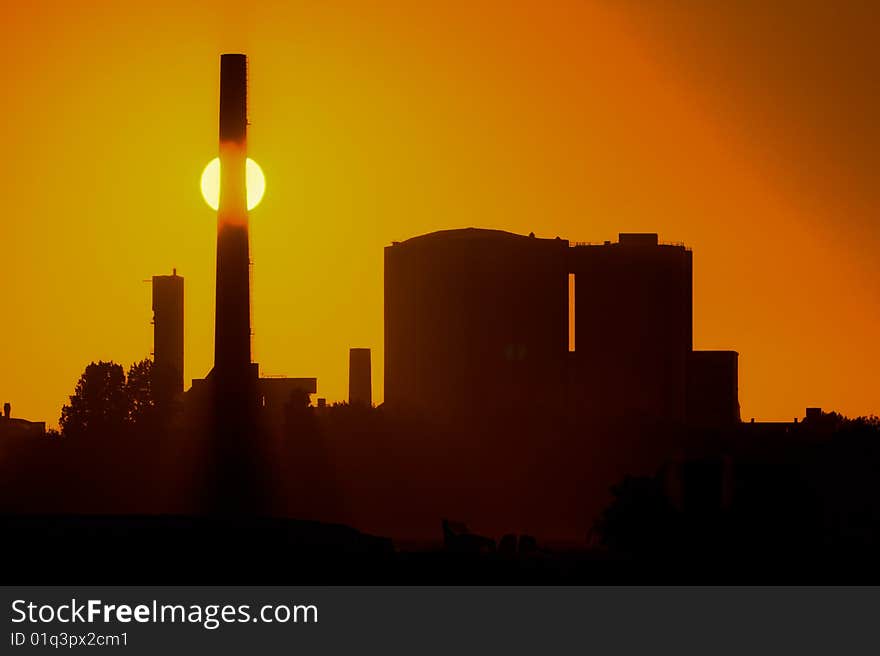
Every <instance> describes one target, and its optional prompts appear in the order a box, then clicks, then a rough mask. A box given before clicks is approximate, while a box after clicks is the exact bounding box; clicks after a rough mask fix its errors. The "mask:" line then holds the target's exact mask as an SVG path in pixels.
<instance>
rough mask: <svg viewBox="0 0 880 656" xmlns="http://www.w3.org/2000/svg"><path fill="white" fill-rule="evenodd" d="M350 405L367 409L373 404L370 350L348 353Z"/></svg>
mask: <svg viewBox="0 0 880 656" xmlns="http://www.w3.org/2000/svg"><path fill="white" fill-rule="evenodd" d="M348 403H349V405H363V406H367V407H369V406H371V405H372V404H373V391H372V382H371V376H370V349H368V348H353V349H350V350H349V352H348Z"/></svg>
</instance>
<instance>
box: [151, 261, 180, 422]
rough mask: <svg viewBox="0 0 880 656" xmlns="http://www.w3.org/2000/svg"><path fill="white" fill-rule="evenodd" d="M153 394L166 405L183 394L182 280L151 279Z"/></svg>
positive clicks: (169, 278) (168, 277)
mask: <svg viewBox="0 0 880 656" xmlns="http://www.w3.org/2000/svg"><path fill="white" fill-rule="evenodd" d="M153 367H154V372H153V393H154V394H155V396H156V401H157V402H159V403H160V404H166V405H167V404H169V403H171V402H172V401H173V400H174V399H176V398H178V397H179V396H180V395H181V394H182V393H183V277H182V276H178V275H177V269H174V272H173V273H172V274H171V275H170V276H153Z"/></svg>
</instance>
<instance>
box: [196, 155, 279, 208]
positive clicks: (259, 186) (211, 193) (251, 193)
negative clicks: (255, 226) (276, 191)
mask: <svg viewBox="0 0 880 656" xmlns="http://www.w3.org/2000/svg"><path fill="white" fill-rule="evenodd" d="M245 176H246V183H247V205H248V209H249V210H252V209H254V208H255V207H256V206H257V205H259V204H260V201H261V200H263V194H264V193H265V191H266V178H265V177H264V176H263V169H261V168H260V165H259V164H257V163H256V162H255V161H254V160H252V159H251V158H250V157H248V158H247V165H246V170H245ZM202 197H203V198H204V199H205V202H206V203H207V204H208V205H210V206H211V209H214V210H216V209H217V208H218V207H219V206H220V158H219V157H215V158H214V159H212V160H211V161H210V162H208V165H207V166H206V167H205V170H204V171H203V172H202Z"/></svg>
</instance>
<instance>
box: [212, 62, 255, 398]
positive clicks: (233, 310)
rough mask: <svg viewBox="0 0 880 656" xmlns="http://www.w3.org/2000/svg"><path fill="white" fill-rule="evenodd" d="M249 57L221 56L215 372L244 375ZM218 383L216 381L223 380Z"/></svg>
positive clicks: (247, 347)
mask: <svg viewBox="0 0 880 656" xmlns="http://www.w3.org/2000/svg"><path fill="white" fill-rule="evenodd" d="M246 162H247V57H246V56H245V55H221V57H220V204H219V208H218V210H217V305H216V315H215V319H214V321H215V324H214V375H215V376H216V377H218V378H219V379H220V381H223V380H234V379H235V378H239V377H242V376H246V375H247V372H248V369H249V368H250V362H251V319H250V276H249V268H248V267H249V264H250V259H249V258H250V256H249V254H248V212H247V182H246V176H245V171H246ZM220 381H218V382H220Z"/></svg>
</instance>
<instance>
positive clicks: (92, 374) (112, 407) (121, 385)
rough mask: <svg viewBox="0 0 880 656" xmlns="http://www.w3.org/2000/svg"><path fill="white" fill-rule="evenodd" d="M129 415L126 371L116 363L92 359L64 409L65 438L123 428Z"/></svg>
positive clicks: (62, 415) (62, 418)
mask: <svg viewBox="0 0 880 656" xmlns="http://www.w3.org/2000/svg"><path fill="white" fill-rule="evenodd" d="M128 416H129V401H128V395H127V394H126V386H125V371H124V370H123V369H122V366H121V365H118V364H116V363H115V362H104V361H101V362H97V363H95V362H92V363H91V364H90V365H88V366H87V367H86V369H85V371H84V372H83V374H82V376H80V378H79V381H77V383H76V389H75V390H74V393H73V396H71V397H70V403H69V404H67V405H65V406H64V407H63V408H62V409H61V419H60V422H59V423H60V424H61V433H62V435H64V436H65V437H76V436H81V435H88V434H107V433H110V432H113V431H118V430H121V429H122V428H123V427H124V426H125V424H126V422H127V420H128Z"/></svg>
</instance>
